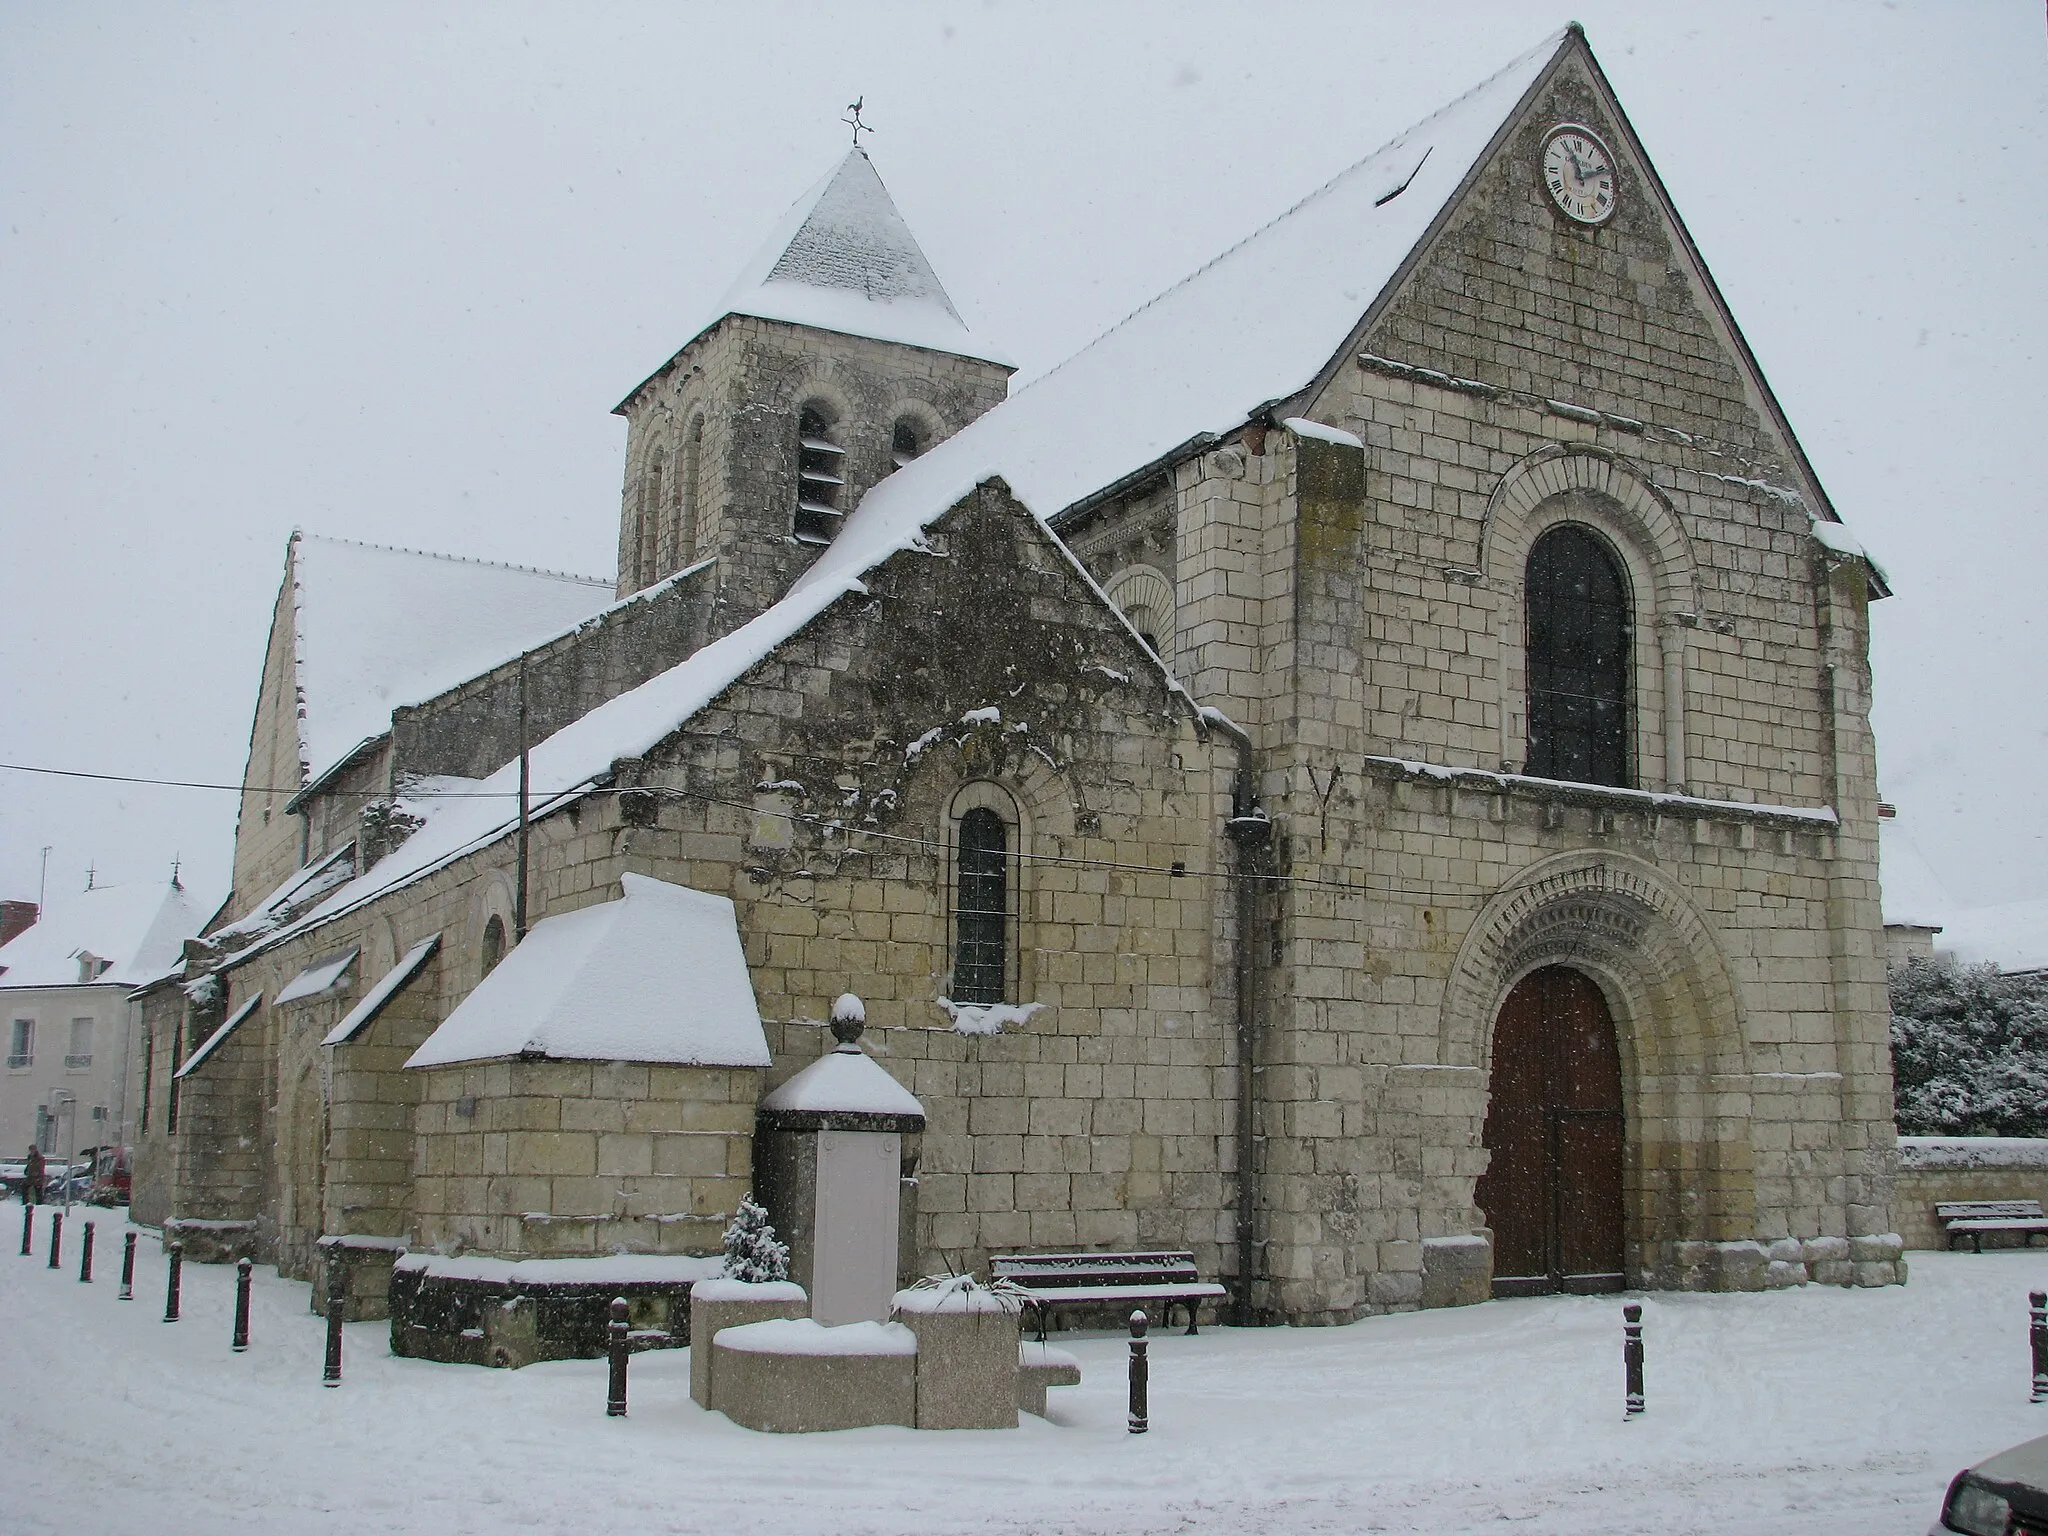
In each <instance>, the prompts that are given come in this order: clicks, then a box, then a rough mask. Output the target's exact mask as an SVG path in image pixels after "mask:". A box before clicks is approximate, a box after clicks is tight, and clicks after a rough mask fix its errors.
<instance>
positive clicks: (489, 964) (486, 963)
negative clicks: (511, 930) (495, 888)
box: [483, 913, 505, 976]
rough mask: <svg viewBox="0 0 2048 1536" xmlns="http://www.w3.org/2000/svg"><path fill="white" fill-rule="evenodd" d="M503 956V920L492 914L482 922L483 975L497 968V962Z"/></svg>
mask: <svg viewBox="0 0 2048 1536" xmlns="http://www.w3.org/2000/svg"><path fill="white" fill-rule="evenodd" d="M504 958H505V920H504V919H503V918H502V917H499V916H497V915H496V914H495V913H493V914H492V916H491V920H490V921H489V922H487V923H485V924H484V954H483V975H485V976H488V975H490V974H491V972H493V971H495V970H496V969H497V968H498V962H499V961H500V960H502V959H504Z"/></svg>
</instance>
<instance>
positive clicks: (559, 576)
mask: <svg viewBox="0 0 2048 1536" xmlns="http://www.w3.org/2000/svg"><path fill="white" fill-rule="evenodd" d="M294 532H295V533H296V535H297V537H298V538H299V540H300V541H301V542H309V541H310V542H317V543H321V544H345V545H348V546H349V547H350V548H353V549H374V550H378V551H380V552H381V553H383V554H387V555H417V556H418V557H419V558H420V559H422V560H445V561H447V562H448V563H449V564H450V565H476V566H483V567H486V568H487V569H490V570H495V571H523V572H525V573H526V574H527V575H529V576H546V577H550V578H552V579H553V580H556V581H575V582H581V583H582V584H584V585H585V586H591V587H609V586H613V585H615V583H614V582H613V580H612V579H611V578H609V577H605V576H584V575H581V574H580V573H578V572H576V571H557V570H551V569H549V568H548V567H546V566H542V565H519V564H517V563H515V562H513V561H510V560H482V559H479V558H477V557H476V556H475V555H450V554H445V553H443V552H442V551H440V550H437V549H414V548H412V547H411V546H409V545H405V544H377V543H373V542H371V541H370V540H368V539H344V538H340V537H338V536H337V535H335V534H331V533H307V532H306V531H305V530H304V529H296V530H294Z"/></svg>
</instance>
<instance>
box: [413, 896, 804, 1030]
mask: <svg viewBox="0 0 2048 1536" xmlns="http://www.w3.org/2000/svg"><path fill="white" fill-rule="evenodd" d="M620 879H621V883H622V884H623V885H624V887H625V893H626V894H625V895H624V897H622V898H621V899H620V900H618V901H608V902H604V903H601V904H600V905H598V906H594V907H584V908H582V909H581V910H580V911H576V912H565V913H563V914H561V915H560V916H558V917H550V918H546V919H544V920H543V921H541V922H539V923H536V924H534V926H533V930H532V932H530V933H528V934H527V936H526V937H525V938H524V939H523V940H521V941H520V943H519V944H518V946H517V947H516V948H514V949H513V950H512V952H511V953H510V954H508V955H507V956H505V958H504V959H503V960H501V961H500V962H499V963H498V966H497V969H495V970H493V971H492V972H491V974H490V975H488V976H486V977H485V978H484V979H483V980H482V981H481V982H479V983H478V984H477V987H476V990H475V991H474V992H472V993H470V994H469V996H468V997H466V998H464V999H463V1000H462V1001H461V1002H460V1003H459V1004H457V1005H456V1007H455V1011H454V1012H452V1013H450V1014H449V1015H448V1017H447V1018H446V1019H445V1020H443V1021H442V1024H441V1027H440V1028H439V1029H437V1030H435V1031H434V1032H433V1034H431V1035H429V1036H428V1037H427V1040H426V1043H425V1044H424V1045H422V1046H421V1047H420V1048H419V1049H418V1050H417V1051H415V1052H413V1054H412V1056H411V1058H410V1059H409V1060H408V1061H407V1062H406V1065H407V1066H408V1067H439V1066H449V1065H452V1064H454V1063H457V1062H468V1061H496V1060H501V1059H503V1058H505V1057H510V1056H521V1055H540V1056H545V1057H550V1058H554V1059H557V1060H568V1061H644V1062H667V1063H672V1064H676V1065H682V1066H701V1067H765V1066H767V1065H768V1039H767V1036H766V1035H764V1034H763V1033H762V1031H761V1013H760V1010H759V1008H758V1007H757V1006H756V1005H755V1002H754V986H753V982H752V981H751V980H750V979H749V977H748V975H747V957H746V953H745V951H744V950H743V949H742V948H741V945H740V930H739V919H738V916H737V914H736V913H735V911H734V909H733V904H732V902H731V901H730V900H729V899H728V898H726V897H724V896H714V895H711V894H709V893H708V892H705V891H693V890H689V889H687V888H685V887H683V886H679V885H670V884H669V883H668V882H666V881H663V880H654V879H650V878H648V877H647V876H645V875H632V874H629V875H623V876H621V877H620Z"/></svg>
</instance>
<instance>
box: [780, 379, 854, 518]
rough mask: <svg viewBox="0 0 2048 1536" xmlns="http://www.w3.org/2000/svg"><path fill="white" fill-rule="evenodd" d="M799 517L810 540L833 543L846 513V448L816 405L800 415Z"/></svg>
mask: <svg viewBox="0 0 2048 1536" xmlns="http://www.w3.org/2000/svg"><path fill="white" fill-rule="evenodd" d="M796 435H797V458H796V521H795V525H794V528H793V530H792V531H793V532H794V533H795V534H796V536H797V537H798V538H799V539H802V540H803V541H804V542H805V543H807V544H829V543H831V542H832V537H833V535H834V534H836V533H838V532H839V519H840V518H841V517H843V516H844V515H845V507H844V505H843V501H842V498H843V496H844V494H845V491H846V450H845V449H844V448H841V447H840V446H839V444H838V443H836V442H834V441H833V438H832V423H831V422H830V421H829V420H828V419H827V418H826V416H825V413H824V412H823V411H822V410H820V409H819V408H818V407H817V406H815V405H807V406H805V407H804V408H803V410H802V412H801V413H800V414H799V415H798V417H797V429H796Z"/></svg>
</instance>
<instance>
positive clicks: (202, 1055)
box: [171, 992, 263, 1077]
mask: <svg viewBox="0 0 2048 1536" xmlns="http://www.w3.org/2000/svg"><path fill="white" fill-rule="evenodd" d="M262 1001H263V994H262V993H261V992H257V993H254V994H252V995H251V996H250V998H249V999H248V1001H246V1002H244V1003H243V1004H242V1006H241V1007H239V1008H237V1009H236V1010H235V1011H234V1012H233V1013H231V1014H229V1015H228V1016H227V1017H226V1018H225V1019H223V1020H222V1021H221V1026H220V1028H219V1029H216V1030H215V1031H214V1032H213V1033H212V1034H210V1035H208V1036H207V1037H206V1038H205V1039H204V1040H203V1041H201V1042H200V1045H199V1049H198V1050H196V1051H194V1052H193V1053H192V1054H191V1055H190V1056H188V1057H186V1058H185V1064H184V1065H183V1066H182V1067H180V1068H178V1070H177V1071H176V1072H174V1073H172V1074H171V1075H172V1076H173V1077H190V1076H191V1075H192V1074H193V1073H194V1072H197V1071H198V1070H199V1069H200V1068H201V1067H203V1066H204V1065H206V1058H207V1057H209V1056H211V1055H212V1054H213V1053H214V1052H215V1051H217V1050H219V1049H220V1047H221V1042H223V1041H224V1040H226V1039H227V1037H228V1036H229V1035H232V1034H233V1033H234V1032H235V1031H236V1030H237V1029H239V1028H241V1026H242V1021H243V1020H244V1019H246V1018H248V1017H249V1015H250V1014H252V1013H254V1012H255V1011H256V1005H257V1004H258V1003H260V1002H262Z"/></svg>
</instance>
